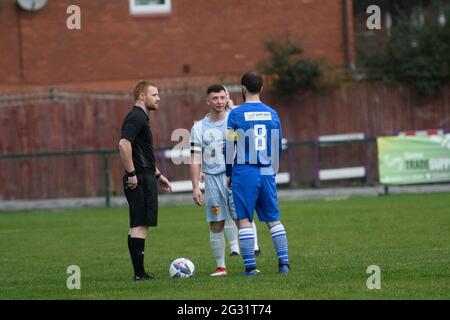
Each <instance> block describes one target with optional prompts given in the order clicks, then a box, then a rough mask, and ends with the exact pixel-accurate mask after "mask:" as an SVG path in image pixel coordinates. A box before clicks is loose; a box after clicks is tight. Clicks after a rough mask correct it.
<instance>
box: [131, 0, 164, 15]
mask: <svg viewBox="0 0 450 320" xmlns="http://www.w3.org/2000/svg"><path fill="white" fill-rule="evenodd" d="M171 10H172V5H171V0H130V12H131V14H151V13H170V12H171Z"/></svg>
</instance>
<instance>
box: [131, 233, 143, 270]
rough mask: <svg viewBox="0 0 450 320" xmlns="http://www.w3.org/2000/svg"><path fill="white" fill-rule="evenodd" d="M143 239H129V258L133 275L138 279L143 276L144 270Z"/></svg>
mask: <svg viewBox="0 0 450 320" xmlns="http://www.w3.org/2000/svg"><path fill="white" fill-rule="evenodd" d="M144 248H145V239H140V238H131V237H130V256H131V262H132V263H133V269H134V274H135V275H136V276H138V277H142V276H143V275H145V269H144Z"/></svg>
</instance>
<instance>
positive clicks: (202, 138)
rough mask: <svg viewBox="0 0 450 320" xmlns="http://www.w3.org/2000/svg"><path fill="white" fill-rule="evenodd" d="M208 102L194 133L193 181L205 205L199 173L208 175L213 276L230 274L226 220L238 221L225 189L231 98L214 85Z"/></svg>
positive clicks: (198, 199)
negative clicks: (215, 264)
mask: <svg viewBox="0 0 450 320" xmlns="http://www.w3.org/2000/svg"><path fill="white" fill-rule="evenodd" d="M207 95H208V97H207V100H206V103H207V105H208V106H209V107H210V112H209V113H208V114H207V115H206V116H205V117H204V118H203V119H202V120H200V121H198V122H197V123H195V125H194V126H193V127H192V130H191V139H190V142H191V165H190V171H191V180H192V187H193V199H194V202H195V203H196V204H197V205H202V204H203V194H202V192H201V190H200V186H199V177H200V170H203V173H204V174H205V177H204V179H205V201H204V202H205V207H206V220H207V222H208V223H209V224H210V244H211V250H212V253H213V256H214V258H215V260H216V263H217V269H216V270H215V271H214V272H213V273H212V274H211V275H212V276H222V275H226V274H227V268H226V265H225V238H224V225H225V220H226V219H227V218H228V217H229V216H230V217H231V218H232V219H233V220H235V219H236V212H235V211H234V205H233V197H232V193H231V191H230V190H229V189H228V188H227V187H226V175H225V169H226V168H225V158H224V155H223V148H224V142H225V138H226V136H225V134H226V126H227V104H228V98H227V95H226V91H225V88H224V87H223V86H222V85H212V86H210V87H209V88H208V90H207Z"/></svg>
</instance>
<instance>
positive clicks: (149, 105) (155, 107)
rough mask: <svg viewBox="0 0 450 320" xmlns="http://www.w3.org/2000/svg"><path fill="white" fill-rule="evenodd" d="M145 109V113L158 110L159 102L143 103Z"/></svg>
mask: <svg viewBox="0 0 450 320" xmlns="http://www.w3.org/2000/svg"><path fill="white" fill-rule="evenodd" d="M145 108H146V109H147V111H153V110H159V101H158V102H154V103H148V102H146V103H145Z"/></svg>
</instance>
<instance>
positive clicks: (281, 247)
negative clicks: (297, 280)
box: [270, 224, 289, 266]
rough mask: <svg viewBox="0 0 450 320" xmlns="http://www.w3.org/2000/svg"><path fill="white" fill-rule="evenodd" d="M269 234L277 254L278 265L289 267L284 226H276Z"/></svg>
mask: <svg viewBox="0 0 450 320" xmlns="http://www.w3.org/2000/svg"><path fill="white" fill-rule="evenodd" d="M270 233H271V234H272V240H273V245H274V246H275V250H276V252H277V256H278V261H279V265H280V266H283V265H287V266H289V257H288V244H287V237H286V230H285V229H284V226H283V225H282V224H277V225H275V226H273V227H272V228H271V229H270Z"/></svg>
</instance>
